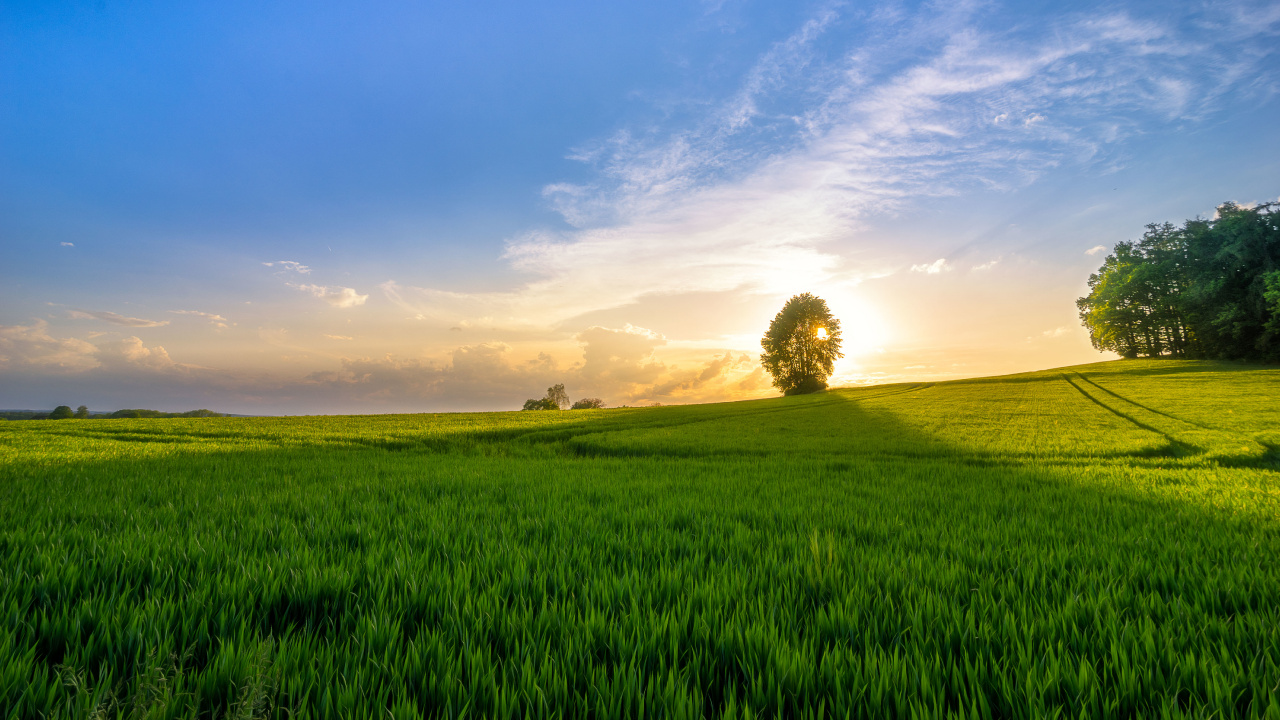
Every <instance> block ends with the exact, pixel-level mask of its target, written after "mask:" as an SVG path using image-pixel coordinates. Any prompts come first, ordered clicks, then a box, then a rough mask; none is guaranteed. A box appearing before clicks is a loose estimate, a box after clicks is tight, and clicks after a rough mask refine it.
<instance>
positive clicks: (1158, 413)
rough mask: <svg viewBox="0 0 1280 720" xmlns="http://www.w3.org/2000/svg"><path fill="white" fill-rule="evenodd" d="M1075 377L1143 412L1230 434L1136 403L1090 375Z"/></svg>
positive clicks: (1078, 374) (1077, 374) (1080, 374)
mask: <svg viewBox="0 0 1280 720" xmlns="http://www.w3.org/2000/svg"><path fill="white" fill-rule="evenodd" d="M1075 375H1076V376H1077V377H1079V378H1080V379H1081V380H1084V381H1085V382H1087V383H1089V384H1090V385H1092V386H1094V387H1096V388H1098V389H1099V390H1101V391H1102V392H1104V393H1106V394H1108V395H1110V396H1112V397H1114V398H1116V399H1118V400H1123V401H1124V402H1127V403H1129V404H1130V405H1135V406H1137V407H1140V408H1142V409H1143V410H1146V411H1147V412H1152V413H1155V414H1157V415H1163V416H1165V417H1167V418H1169V419H1170V420H1176V421H1178V422H1181V423H1186V424H1188V425H1194V426H1196V427H1198V428H1201V429H1203V430H1213V431H1215V432H1227V433H1229V432H1230V431H1229V430H1223V429H1222V428H1216V427H1212V426H1210V425H1205V424H1203V423H1198V422H1196V421H1194V420H1187V419H1186V418H1180V417H1178V416H1177V415H1170V414H1169V413H1167V412H1164V411H1163V410H1157V409H1155V408H1153V407H1150V406H1147V405H1143V404H1142V403H1140V402H1138V401H1136V400H1131V399H1130V398H1127V397H1125V396H1123V395H1121V394H1120V393H1118V392H1116V391H1114V390H1111V389H1109V388H1107V387H1104V386H1103V385H1101V384H1099V383H1098V382H1097V381H1096V380H1093V379H1092V378H1090V377H1089V376H1088V375H1085V374H1083V373H1075Z"/></svg>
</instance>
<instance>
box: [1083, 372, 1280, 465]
mask: <svg viewBox="0 0 1280 720" xmlns="http://www.w3.org/2000/svg"><path fill="white" fill-rule="evenodd" d="M1073 374H1074V375H1075V376H1076V377H1077V378H1078V380H1073V379H1072V378H1071V377H1070V376H1068V375H1067V374H1066V373H1062V379H1064V380H1066V381H1067V382H1068V383H1069V384H1070V385H1071V386H1072V387H1074V388H1075V389H1076V390H1077V391H1078V392H1079V393H1080V394H1081V395H1084V396H1085V397H1087V398H1089V400H1090V401H1092V402H1093V403H1095V404H1097V405H1098V406H1100V407H1102V408H1104V409H1106V410H1107V411H1108V412H1110V413H1112V414H1114V415H1116V416H1118V417H1120V418H1123V419H1125V420H1127V421H1129V422H1131V423H1133V424H1134V425H1136V426H1138V427H1140V428H1142V429H1144V430H1148V431H1150V432H1154V433H1158V434H1159V435H1161V436H1163V437H1164V438H1165V439H1166V440H1168V441H1169V442H1170V443H1171V444H1172V445H1173V446H1175V447H1176V448H1178V449H1179V450H1180V451H1181V452H1186V453H1188V454H1197V455H1202V456H1204V457H1205V459H1206V460H1212V461H1215V462H1217V463H1219V464H1225V465H1242V466H1251V467H1270V466H1272V465H1273V464H1274V461H1273V456H1274V455H1275V453H1274V451H1273V449H1272V448H1270V447H1268V446H1267V445H1265V444H1263V443H1260V442H1258V441H1257V440H1254V439H1253V438H1252V437H1249V436H1247V435H1241V434H1239V433H1234V432H1231V431H1228V430H1222V429H1220V428H1215V427H1211V426H1208V425H1202V424H1200V423H1197V422H1193V421H1190V420H1185V419H1183V418H1180V417H1177V416H1176V415H1170V414H1169V413H1166V412H1162V411H1160V410H1156V409H1155V408H1151V407H1147V406H1146V405H1143V404H1142V403H1139V402H1135V401H1133V400H1130V399H1129V398H1126V397H1124V396H1123V395H1120V394H1119V393H1116V392H1113V391H1111V390H1109V389H1107V388H1105V387H1103V386H1101V385H1099V384H1098V383H1096V382H1094V381H1092V380H1090V379H1089V378H1087V377H1085V376H1084V375H1082V374H1080V373H1078V372H1076V373H1073ZM1091 390H1092V392H1090V391H1091ZM1104 393H1105V394H1104ZM1108 397H1109V398H1114V399H1115V400H1119V401H1121V402H1123V403H1124V405H1122V406H1121V407H1123V408H1124V409H1123V410H1122V409H1121V407H1116V405H1115V404H1114V403H1115V400H1112V402H1110V403H1109V402H1104V398H1108ZM1126 410H1127V411H1128V412H1126ZM1143 413H1150V415H1149V416H1148V417H1146V418H1142V417H1141V415H1142V414H1143ZM1171 423H1172V424H1173V426H1172V427H1170V424H1171ZM1162 425H1163V426H1164V427H1161V426H1162Z"/></svg>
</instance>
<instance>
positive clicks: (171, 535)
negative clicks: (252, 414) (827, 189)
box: [0, 360, 1280, 718]
mask: <svg viewBox="0 0 1280 720" xmlns="http://www.w3.org/2000/svg"><path fill="white" fill-rule="evenodd" d="M1278 448H1280V368H1276V367H1259V366H1247V365H1239V364H1227V363H1210V362H1195V361H1173V360H1149V361H1147V360H1129V361H1118V362H1112V363H1098V364H1094V365H1083V366H1076V367H1071V368H1063V369H1059V370H1052V371H1045V372H1039V373H1030V374H1024V375H1013V376H1007V377H999V378H984V379H977V380H965V381H955V382H947V383H936V384H928V383H923V384H899V385H884V386H875V387H867V388H860V389H849V390H835V391H830V392H826V393H821V394H817V395H810V396H797V397H789V398H779V399H772V400H761V401H752V402H741V403H728V404H719V405H697V406H683V407H662V408H646V409H611V410H582V411H571V412H548V411H544V412H523V413H521V412H513V413H487V414H448V415H430V414H425V415H395V416H368V417H297V418H202V419H190V420H184V419H157V420H145V419H141V420H140V419H135V420H64V421H25V422H9V423H0V563H2V565H0V570H2V571H3V573H2V575H0V614H2V615H3V622H0V716H2V717H8V718H37V717H94V716H97V717H113V718H114V717H148V718H153V717H154V718H169V717H174V718H178V717H275V718H285V717H310V718H321V717H335V718H336V717H370V718H373V717H382V718H392V717H393V718H411V717H419V716H444V717H462V716H469V717H496V718H507V717H541V716H555V715H563V716H568V717H586V716H592V717H623V716H631V717H641V716H650V717H703V716H713V717H720V716H724V717H786V718H797V717H909V716H911V717H941V716H957V717H959V716H964V717H1026V718H1030V717H1046V716H1054V715H1058V716H1063V717H1089V718H1105V717H1181V716H1188V717H1218V718H1227V717H1245V718H1280V450H1278Z"/></svg>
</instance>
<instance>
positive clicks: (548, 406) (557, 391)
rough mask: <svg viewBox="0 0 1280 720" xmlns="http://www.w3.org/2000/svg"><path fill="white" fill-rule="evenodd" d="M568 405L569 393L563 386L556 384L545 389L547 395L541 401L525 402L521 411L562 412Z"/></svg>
mask: <svg viewBox="0 0 1280 720" xmlns="http://www.w3.org/2000/svg"><path fill="white" fill-rule="evenodd" d="M568 404H569V393H567V392H565V390H564V384H563V383H560V384H556V385H552V386H551V387H549V388H547V394H546V396H545V397H543V398H542V399H541V400H525V401H524V407H523V408H521V409H522V410H562V409H564V407H565V406H566V405H568Z"/></svg>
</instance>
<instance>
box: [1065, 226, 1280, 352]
mask: <svg viewBox="0 0 1280 720" xmlns="http://www.w3.org/2000/svg"><path fill="white" fill-rule="evenodd" d="M1277 208H1280V203H1266V204H1263V205H1258V206H1256V207H1252V208H1245V207H1241V206H1239V205H1237V204H1235V203H1225V204H1223V205H1222V206H1220V207H1219V208H1218V212H1217V215H1216V217H1215V218H1214V219H1212V220H1200V219H1196V220H1188V221H1186V222H1185V223H1184V224H1183V225H1182V227H1175V226H1174V225H1173V224H1171V223H1165V224H1163V225H1156V224H1152V225H1148V226H1147V232H1146V233H1145V234H1144V235H1143V236H1142V238H1141V239H1139V240H1137V241H1132V242H1122V243H1119V244H1117V245H1116V246H1115V250H1114V252H1112V254H1110V255H1108V256H1107V258H1106V259H1105V260H1104V261H1103V263H1102V267H1101V268H1099V270H1098V272H1096V273H1094V274H1093V275H1091V276H1090V277H1089V294H1088V295H1087V296H1086V297H1082V298H1080V299H1079V300H1077V301H1076V306H1077V307H1078V308H1079V310H1080V320H1081V322H1083V323H1084V326H1085V327H1086V328H1087V329H1088V330H1089V337H1090V340H1091V341H1092V342H1093V346H1094V347H1095V348H1097V349H1099V350H1111V351H1113V352H1116V353H1119V354H1120V355H1122V356H1124V357H1139V356H1144V357H1158V356H1161V355H1171V356H1174V357H1206V358H1216V359H1245V360H1262V361H1267V362H1277V361H1280V212H1277Z"/></svg>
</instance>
